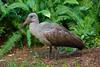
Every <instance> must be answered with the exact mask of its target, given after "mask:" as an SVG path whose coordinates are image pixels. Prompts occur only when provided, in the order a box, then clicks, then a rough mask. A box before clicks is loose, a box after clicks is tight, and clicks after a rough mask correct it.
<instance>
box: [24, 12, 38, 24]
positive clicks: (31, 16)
mask: <svg viewBox="0 0 100 67" xmlns="http://www.w3.org/2000/svg"><path fill="white" fill-rule="evenodd" d="M29 23H39V19H38V16H37V14H36V13H30V14H29V15H28V16H27V18H26V20H25V22H24V23H23V26H24V25H26V24H29Z"/></svg>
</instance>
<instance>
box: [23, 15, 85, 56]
mask: <svg viewBox="0 0 100 67" xmlns="http://www.w3.org/2000/svg"><path fill="white" fill-rule="evenodd" d="M27 24H29V31H30V33H31V34H32V35H33V36H35V37H36V38H37V39H39V41H40V42H41V43H43V44H44V45H47V46H49V49H50V50H49V57H50V55H51V54H52V46H54V47H55V48H56V49H57V47H71V48H78V49H80V50H82V49H83V48H84V46H85V45H84V43H83V41H82V40H81V39H80V38H79V37H78V36H77V35H75V34H73V33H72V32H70V31H68V29H66V28H65V27H64V26H62V25H60V24H58V23H50V22H47V21H45V22H41V23H40V22H39V18H38V15H37V14H36V13H30V14H28V16H27V18H26V19H25V22H24V23H23V26H25V25H27Z"/></svg>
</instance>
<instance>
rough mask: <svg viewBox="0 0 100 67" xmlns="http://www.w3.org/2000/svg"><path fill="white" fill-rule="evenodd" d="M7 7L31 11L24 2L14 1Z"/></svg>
mask: <svg viewBox="0 0 100 67" xmlns="http://www.w3.org/2000/svg"><path fill="white" fill-rule="evenodd" d="M7 8H8V11H10V10H12V9H15V8H22V9H23V10H27V11H29V8H28V6H27V5H25V4H24V3H13V4H11V5H9V6H8V7H7Z"/></svg>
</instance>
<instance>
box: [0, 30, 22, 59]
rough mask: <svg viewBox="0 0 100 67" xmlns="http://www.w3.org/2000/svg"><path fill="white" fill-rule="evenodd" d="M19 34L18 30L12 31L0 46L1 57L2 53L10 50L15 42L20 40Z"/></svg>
mask: <svg viewBox="0 0 100 67" xmlns="http://www.w3.org/2000/svg"><path fill="white" fill-rule="evenodd" d="M21 36H22V35H21V33H20V32H15V33H13V35H12V36H11V37H10V38H8V40H7V41H6V42H5V43H4V45H2V46H1V49H0V57H2V55H4V54H5V53H7V52H8V51H9V50H11V49H12V48H13V47H14V46H15V43H16V42H17V41H19V40H20V38H21Z"/></svg>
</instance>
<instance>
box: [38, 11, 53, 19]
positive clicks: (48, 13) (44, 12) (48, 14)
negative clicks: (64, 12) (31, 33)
mask: <svg viewBox="0 0 100 67" xmlns="http://www.w3.org/2000/svg"><path fill="white" fill-rule="evenodd" d="M38 13H42V14H43V15H44V16H46V17H48V18H50V16H51V13H50V11H49V10H42V11H40V12H38Z"/></svg>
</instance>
